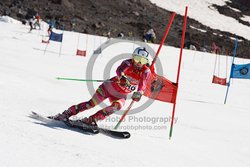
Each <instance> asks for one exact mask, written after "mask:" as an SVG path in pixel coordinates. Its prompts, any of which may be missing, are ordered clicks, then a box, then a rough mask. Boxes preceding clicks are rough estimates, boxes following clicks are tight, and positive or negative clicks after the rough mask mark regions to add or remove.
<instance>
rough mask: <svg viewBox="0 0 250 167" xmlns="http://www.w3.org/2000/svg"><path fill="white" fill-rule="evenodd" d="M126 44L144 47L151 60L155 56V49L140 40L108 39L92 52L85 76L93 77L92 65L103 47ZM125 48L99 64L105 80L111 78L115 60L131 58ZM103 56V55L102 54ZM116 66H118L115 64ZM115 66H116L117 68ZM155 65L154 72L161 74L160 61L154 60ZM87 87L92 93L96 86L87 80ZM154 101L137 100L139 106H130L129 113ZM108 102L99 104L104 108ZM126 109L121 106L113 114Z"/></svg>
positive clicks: (120, 112) (103, 49)
mask: <svg viewBox="0 0 250 167" xmlns="http://www.w3.org/2000/svg"><path fill="white" fill-rule="evenodd" d="M124 43H125V44H127V45H133V46H134V45H137V47H139V46H140V47H145V48H146V50H147V51H148V52H149V54H150V56H151V58H152V60H153V58H154V56H155V51H154V50H153V49H152V48H151V47H150V46H149V45H148V44H147V43H145V42H140V41H130V40H124V39H109V40H108V41H106V42H105V43H103V44H102V45H101V46H99V47H98V48H97V49H96V50H95V51H94V53H93V54H92V56H91V58H90V60H89V62H88V64H87V70H86V78H88V79H90V80H92V79H95V76H94V75H93V71H94V65H95V62H96V60H97V59H98V58H100V55H102V57H103V54H102V52H103V51H105V49H107V48H108V47H111V46H112V45H116V46H117V44H124ZM126 50H127V48H126V47H125V48H124V49H123V51H124V53H118V54H117V53H116V52H115V51H114V52H112V53H113V54H114V55H113V57H112V58H111V59H110V60H109V61H108V62H107V64H100V65H101V66H105V69H104V71H103V78H102V79H103V80H107V79H110V78H112V77H113V76H111V72H112V71H111V69H112V66H113V65H114V64H115V63H116V62H120V63H122V61H123V60H125V59H131V58H132V52H133V51H130V52H126ZM104 56H105V55H104ZM150 64H151V63H150ZM117 67H118V66H117ZM117 67H116V68H117ZM155 67H156V72H157V74H159V75H162V74H163V69H162V65H161V62H160V61H156V63H155ZM87 87H88V91H89V93H90V94H91V95H93V94H94V93H95V91H96V88H94V83H93V82H87ZM135 91H136V90H135ZM131 96H132V94H129V95H128V96H127V100H126V103H130V101H129V99H131ZM153 102H154V100H152V99H148V100H146V101H145V102H142V100H141V101H140V102H139V104H140V106H138V105H136V106H137V107H134V106H133V107H132V109H131V110H130V111H129V114H135V113H138V112H140V111H143V110H144V109H146V108H147V107H149V106H150V105H151V104H152V103H153ZM109 105H110V104H106V103H101V104H99V106H100V107H102V108H106V107H108V106H109ZM125 110H126V107H125V106H123V108H122V109H121V110H120V111H117V112H115V114H119V115H122V113H124V111H125Z"/></svg>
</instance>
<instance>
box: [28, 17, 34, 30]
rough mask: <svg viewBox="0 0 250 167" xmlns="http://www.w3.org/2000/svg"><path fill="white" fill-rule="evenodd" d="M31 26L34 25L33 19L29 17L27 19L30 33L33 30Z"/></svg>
mask: <svg viewBox="0 0 250 167" xmlns="http://www.w3.org/2000/svg"><path fill="white" fill-rule="evenodd" d="M33 24H34V19H33V17H31V18H30V19H29V26H30V31H29V32H31V31H32V30H33V29H34V27H33Z"/></svg>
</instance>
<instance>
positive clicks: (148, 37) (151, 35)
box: [144, 28, 156, 43]
mask: <svg viewBox="0 0 250 167" xmlns="http://www.w3.org/2000/svg"><path fill="white" fill-rule="evenodd" d="M144 40H145V42H149V43H155V40H156V35H155V31H154V29H153V28H151V29H149V30H148V31H147V32H146V34H145V35H144Z"/></svg>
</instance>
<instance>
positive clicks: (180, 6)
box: [150, 0, 250, 40]
mask: <svg viewBox="0 0 250 167" xmlns="http://www.w3.org/2000/svg"><path fill="white" fill-rule="evenodd" d="M150 1H151V2H152V3H155V4H156V5H157V6H159V7H162V8H164V9H167V10H170V11H175V12H176V13H178V14H180V15H184V13H185V6H188V17H190V18H192V19H195V20H197V21H199V22H200V23H202V24H204V25H206V26H208V27H210V28H212V29H218V30H221V31H226V32H231V33H232V34H236V35H238V36H242V37H244V38H246V39H248V40H250V34H249V31H250V27H249V26H246V25H243V24H241V23H239V21H238V20H236V19H234V18H232V17H227V16H224V15H221V14H220V13H219V12H218V10H217V9H214V8H213V7H212V5H213V4H216V5H219V6H223V5H226V3H225V2H228V1H229V0H202V1H198V0H185V1H183V0H164V1H162V0H150ZM242 19H244V20H246V18H242ZM222 20H223V21H222Z"/></svg>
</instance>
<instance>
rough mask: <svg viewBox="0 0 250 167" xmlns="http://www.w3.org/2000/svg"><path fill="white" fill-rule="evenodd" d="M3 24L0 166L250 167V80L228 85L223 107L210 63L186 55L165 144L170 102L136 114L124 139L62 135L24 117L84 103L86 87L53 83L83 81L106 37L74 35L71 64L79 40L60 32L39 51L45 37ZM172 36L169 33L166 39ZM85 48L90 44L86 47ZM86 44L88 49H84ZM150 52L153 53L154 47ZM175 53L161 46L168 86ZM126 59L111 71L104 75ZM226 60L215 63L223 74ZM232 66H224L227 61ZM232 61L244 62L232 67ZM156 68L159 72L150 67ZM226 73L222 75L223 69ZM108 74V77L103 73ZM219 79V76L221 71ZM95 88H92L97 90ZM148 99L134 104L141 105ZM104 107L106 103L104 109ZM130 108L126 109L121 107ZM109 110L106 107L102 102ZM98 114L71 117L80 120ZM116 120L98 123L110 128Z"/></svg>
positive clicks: (106, 55)
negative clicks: (84, 51) (81, 53)
mask: <svg viewBox="0 0 250 167" xmlns="http://www.w3.org/2000/svg"><path fill="white" fill-rule="evenodd" d="M28 31H29V27H28V26H24V25H20V24H10V23H3V22H0V78H1V79H0V87H1V89H0V110H1V112H0V131H1V133H0V148H1V149H0V156H1V158H0V164H1V166H3V167H13V166H19V167H31V166H36V167H44V166H60V167H68V166H73V167H78V166H79V167H80V166H81V167H82V166H88V167H97V166H101V167H112V166H114V167H115V166H119V167H127V166H137V167H142V166H143V167H151V166H171V167H180V166H186V167H196V166H197V167H200V166H202V167H211V166H227V167H235V166H240V167H248V166H249V165H250V160H249V156H250V150H249V145H250V140H249V139H250V130H249V127H250V121H249V118H250V112H249V110H250V104H249V100H248V97H249V96H250V81H249V80H236V79H235V80H233V82H232V85H231V87H230V92H229V97H228V102H227V104H226V105H224V104H223V101H224V96H225V91H226V87H223V86H220V85H214V84H212V83H211V79H212V75H213V69H214V61H215V56H213V55H211V54H208V53H202V52H194V51H188V50H184V53H183V63H182V68H181V76H180V88H179V93H178V100H177V108H176V117H175V126H174V131H173V137H172V139H171V140H169V139H168V133H169V127H170V119H171V114H172V113H171V111H172V104H168V103H163V102H157V101H155V102H154V103H153V104H151V105H150V106H149V107H148V108H146V109H145V110H143V111H142V112H139V113H136V114H132V115H128V116H127V118H126V120H125V121H124V122H123V123H122V124H121V127H120V129H121V130H128V131H130V132H131V134H132V136H131V138H130V139H128V140H117V139H113V138H109V137H107V136H104V135H101V134H100V135H96V136H88V135H84V134H81V133H78V132H75V131H70V130H68V129H64V128H60V127H53V126H51V127H48V126H43V125H41V124H40V123H39V122H37V121H35V120H33V119H31V118H29V117H28V115H29V114H30V112H31V111H32V110H34V111H36V112H39V113H41V114H44V115H53V114H56V113H58V112H62V111H63V110H64V109H67V108H68V107H69V106H71V105H72V104H77V103H79V102H82V101H85V100H88V99H89V98H90V97H91V92H89V91H88V88H87V86H86V83H84V82H73V81H59V80H56V79H55V78H56V77H59V76H60V77H72V78H85V77H86V75H87V74H88V73H89V72H90V71H86V68H87V67H88V65H89V63H90V60H91V55H92V53H93V51H94V50H95V49H96V48H97V47H98V46H99V45H100V44H102V43H104V42H105V41H106V39H105V38H100V37H94V36H88V42H87V40H86V39H87V36H86V35H85V34H81V36H80V40H79V47H78V48H82V49H86V48H87V57H78V56H75V51H76V48H77V39H78V35H79V34H77V33H73V32H64V40H63V43H62V52H61V56H59V54H58V53H59V50H60V43H56V42H51V44H49V45H48V47H47V52H46V53H45V54H44V49H45V47H46V44H43V43H41V40H42V39H46V37H45V36H44V35H45V34H46V31H45V32H43V31H37V30H34V31H32V32H31V33H28ZM170 33H171V32H170ZM86 43H87V44H86ZM86 45H87V46H86ZM135 47H136V44H129V43H120V44H115V45H114V46H113V45H112V46H110V47H108V48H107V49H105V50H104V51H103V52H102V54H100V55H99V56H97V59H96V62H95V64H94V65H93V78H95V79H107V78H104V77H103V75H104V71H105V69H106V68H107V66H108V64H109V62H110V61H111V60H112V61H113V60H115V59H116V58H117V56H116V55H118V54H122V53H131V52H132V50H133V48H135ZM151 47H152V48H153V49H154V50H155V51H156V50H157V45H151ZM178 56H179V49H178V48H173V47H165V46H164V47H163V48H162V51H161V53H160V56H159V57H160V59H159V62H161V63H162V68H163V75H164V76H166V77H167V78H169V79H170V80H172V81H175V79H176V78H175V76H176V70H177V64H178ZM124 58H125V57H122V56H121V57H120V59H119V60H118V61H115V63H114V64H111V66H112V67H111V70H110V71H108V72H110V75H109V76H113V75H114V74H115V69H116V67H117V66H118V65H119V64H120V63H121V61H122V60H123V59H124ZM225 60H226V58H225V57H221V62H222V64H221V66H223V65H224V63H223V62H225ZM229 60H231V59H229ZM236 61H237V62H238V63H249V62H250V60H242V59H236ZM157 68H158V67H157ZM228 68H229V67H228ZM105 73H107V71H105ZM221 75H225V68H224V70H223V69H221ZM98 85H99V83H94V87H95V88H97V86H98ZM146 100H147V99H146V98H145V97H144V98H143V99H142V101H140V102H139V103H137V104H136V105H135V106H133V108H135V107H138V106H140V105H141V104H143V103H144V102H145V101H146ZM105 103H107V102H105ZM129 103H130V100H128V101H127V103H126V106H125V107H124V109H126V107H127V106H128V104H129ZM107 104H108V103H107ZM99 108H100V106H97V107H96V108H94V109H91V110H90V111H86V112H84V113H81V114H79V115H78V116H77V118H83V117H85V116H88V115H90V114H92V113H94V112H96V111H97V110H98V109H99ZM119 118H120V115H117V114H114V115H112V116H111V117H110V118H108V119H107V120H104V121H102V122H100V126H108V127H112V126H114V125H115V124H116V122H117V119H119Z"/></svg>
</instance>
